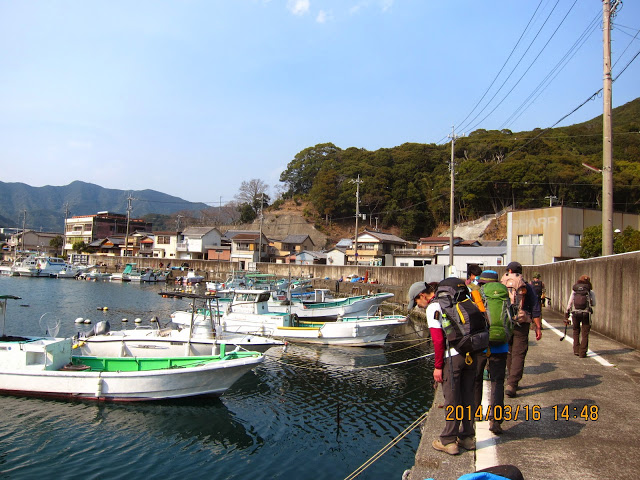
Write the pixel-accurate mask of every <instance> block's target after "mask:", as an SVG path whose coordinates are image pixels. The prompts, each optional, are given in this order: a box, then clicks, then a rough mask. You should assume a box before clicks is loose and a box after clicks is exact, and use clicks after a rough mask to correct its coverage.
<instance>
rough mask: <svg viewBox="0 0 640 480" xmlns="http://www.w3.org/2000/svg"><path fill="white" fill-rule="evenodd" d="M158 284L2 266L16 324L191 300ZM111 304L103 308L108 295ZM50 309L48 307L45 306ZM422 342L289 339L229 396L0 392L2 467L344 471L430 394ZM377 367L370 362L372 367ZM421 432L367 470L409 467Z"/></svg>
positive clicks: (80, 474) (85, 472)
mask: <svg viewBox="0 0 640 480" xmlns="http://www.w3.org/2000/svg"><path fill="white" fill-rule="evenodd" d="M161 288H162V287H161V286H159V285H146V284H142V285H138V284H131V283H110V282H83V281H76V280H70V279H61V280H57V279H44V278H42V279H40V278H24V277H0V293H2V294H11V295H18V296H20V297H22V300H15V301H10V303H9V305H8V311H7V326H6V333H7V334H13V335H41V334H42V329H41V326H40V323H43V324H44V322H40V321H39V320H40V318H41V316H42V315H44V319H45V320H46V322H47V323H49V324H51V322H52V320H54V321H58V320H59V322H60V331H59V335H60V336H68V335H72V334H74V333H75V332H77V331H78V330H89V329H90V328H91V326H92V325H80V326H78V325H76V324H75V323H74V320H75V319H76V318H77V317H83V318H90V319H91V320H92V322H93V323H94V324H95V322H97V321H99V320H103V319H108V320H109V322H110V323H111V326H112V329H119V328H121V325H123V324H122V322H121V319H122V318H128V319H129V323H128V324H124V326H125V327H128V328H133V323H132V322H133V319H134V318H136V317H140V318H141V319H143V321H144V322H143V324H144V325H150V323H149V319H150V318H151V317H153V316H158V318H159V319H160V321H161V322H162V323H165V322H168V321H169V315H170V313H171V312H173V311H174V310H177V309H183V308H186V306H187V304H186V303H185V302H184V301H180V300H175V299H166V298H162V297H161V296H159V295H158V292H159V291H160V290H161ZM104 306H107V307H109V310H108V311H107V312H103V311H98V310H97V308H98V307H104ZM45 314H46V315H45ZM424 353H425V351H424V349H423V347H419V346H415V345H414V344H412V343H410V342H401V341H398V340H395V341H392V342H388V343H387V345H386V346H385V347H384V348H375V349H358V348H334V347H307V346H290V347H289V348H288V349H287V352H283V351H282V349H281V348H272V349H271V350H270V351H269V352H268V354H267V355H268V358H267V360H266V361H265V362H264V363H263V364H262V365H261V366H260V367H258V368H256V369H255V370H253V371H252V372H249V373H247V374H246V375H245V376H244V377H242V378H241V379H240V380H239V381H238V382H237V383H236V384H235V385H234V386H233V387H231V389H229V390H228V391H227V392H226V393H225V395H223V396H222V397H220V398H192V399H184V400H178V401H170V402H159V403H158V402H153V403H141V404H96V403H92V402H74V401H68V402H67V401H53V400H39V399H33V398H20V397H9V396H0V411H1V412H2V422H0V478H38V477H40V476H41V477H43V478H44V477H47V478H50V477H54V478H83V479H107V478H108V479H118V478H128V479H129V478H132V475H133V476H134V477H135V478H163V479H164V478H212V479H240V478H243V479H246V478H252V479H260V478H287V479H307V478H309V479H311V478H313V479H323V478H327V479H338V478H344V477H346V476H347V475H349V474H350V473H351V472H353V471H354V470H355V469H356V468H358V467H359V466H360V465H361V464H363V463H364V462H366V461H367V460H368V459H369V458H370V457H371V456H372V455H374V454H375V453H376V452H377V451H378V450H380V449H381V448H382V447H384V446H385V445H386V444H387V443H389V442H390V441H391V440H392V439H393V438H394V437H396V435H398V434H399V433H400V432H402V431H403V430H404V429H405V428H406V427H407V426H408V425H410V424H411V423H412V422H413V421H414V420H415V419H416V418H417V417H419V416H420V415H421V414H422V413H423V412H424V411H425V410H426V409H427V408H428V406H429V405H430V402H431V399H432V395H433V393H432V389H431V386H430V378H431V368H432V365H430V364H429V363H428V362H427V361H426V360H417V361H413V362H406V363H399V364H397V365H391V366H387V367H384V368H375V367H377V366H380V365H388V364H390V363H396V362H402V361H403V360H408V359H411V358H415V357H418V356H420V355H423V354H424ZM371 367H374V368H371ZM419 440H420V439H419V433H418V429H416V430H414V431H413V432H412V433H411V434H410V435H408V436H407V437H406V438H405V439H404V440H402V441H401V442H400V443H398V445H396V446H395V447H394V448H392V449H391V450H390V451H389V452H387V453H386V454H385V455H384V456H383V457H382V458H381V459H380V460H378V461H377V462H375V463H374V464H373V465H372V466H370V467H369V468H368V469H366V470H365V471H364V472H363V473H362V474H361V475H360V476H359V477H358V478H362V479H379V478H396V479H400V478H401V475H402V472H403V471H404V470H405V469H407V468H410V467H411V466H412V465H413V460H414V455H415V450H416V448H417V446H418V443H419Z"/></svg>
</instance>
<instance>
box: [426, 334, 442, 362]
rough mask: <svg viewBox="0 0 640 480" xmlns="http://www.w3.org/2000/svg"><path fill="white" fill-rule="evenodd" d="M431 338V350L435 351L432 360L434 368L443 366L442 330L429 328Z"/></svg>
mask: <svg viewBox="0 0 640 480" xmlns="http://www.w3.org/2000/svg"><path fill="white" fill-rule="evenodd" d="M429 332H430V333H431V340H432V341H433V351H434V352H435V355H434V360H435V367H436V368H443V367H444V350H445V342H444V332H443V331H442V329H441V328H430V329H429Z"/></svg>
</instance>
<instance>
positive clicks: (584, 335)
mask: <svg viewBox="0 0 640 480" xmlns="http://www.w3.org/2000/svg"><path fill="white" fill-rule="evenodd" d="M595 306H596V296H595V294H594V293H593V290H592V287H591V279H590V278H589V276H588V275H582V276H581V277H580V278H579V279H578V281H577V282H576V283H575V285H574V286H573V287H572V288H571V296H570V297H569V303H568V304H567V311H566V312H565V315H564V323H565V325H568V324H569V316H571V319H572V323H573V354H574V355H577V356H578V357H580V358H585V357H586V356H587V350H588V349H589V331H590V330H591V315H592V314H593V307H595Z"/></svg>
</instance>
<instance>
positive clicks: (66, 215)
mask: <svg viewBox="0 0 640 480" xmlns="http://www.w3.org/2000/svg"><path fill="white" fill-rule="evenodd" d="M68 218H69V203H68V202H67V203H65V204H64V232H63V234H62V255H63V256H64V252H65V251H66V246H67V219H68Z"/></svg>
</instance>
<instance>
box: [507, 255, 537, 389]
mask: <svg viewBox="0 0 640 480" xmlns="http://www.w3.org/2000/svg"><path fill="white" fill-rule="evenodd" d="M507 273H517V274H519V275H522V265H521V264H520V263H518V262H511V263H510V264H509V265H507ZM503 283H504V282H503ZM526 287H527V293H526V296H525V298H524V307H523V308H524V310H525V311H526V312H528V314H529V316H530V317H531V319H532V322H533V323H532V324H531V323H521V324H519V325H516V326H515V327H514V328H513V336H512V337H511V341H510V342H509V353H508V354H507V372H508V374H507V387H506V388H505V391H504V393H505V395H506V396H508V397H515V396H516V395H517V394H516V390H518V383H520V380H522V374H523V373H524V361H525V358H526V356H527V352H528V351H529V330H531V328H532V325H533V328H534V329H535V332H536V340H540V339H541V338H542V319H541V317H542V312H541V309H540V302H539V301H538V296H537V295H536V294H535V292H534V291H533V289H532V288H531V285H529V284H528V283H527V284H526Z"/></svg>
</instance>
